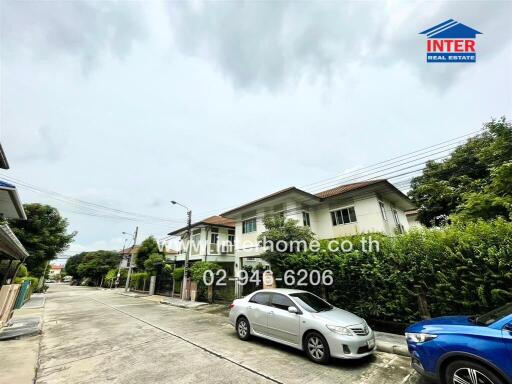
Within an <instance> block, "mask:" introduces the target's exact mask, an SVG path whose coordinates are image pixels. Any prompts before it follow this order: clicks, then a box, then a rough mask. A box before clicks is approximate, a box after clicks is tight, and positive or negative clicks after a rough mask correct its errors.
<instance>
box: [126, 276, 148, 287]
mask: <svg viewBox="0 0 512 384" xmlns="http://www.w3.org/2000/svg"><path fill="white" fill-rule="evenodd" d="M144 281H146V290H147V289H149V274H147V273H146V272H139V273H132V275H131V276H130V287H131V288H133V289H136V290H142V289H144Z"/></svg>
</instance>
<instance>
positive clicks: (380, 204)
mask: <svg viewBox="0 0 512 384" xmlns="http://www.w3.org/2000/svg"><path fill="white" fill-rule="evenodd" d="M379 207H380V214H381V215H382V218H383V219H384V220H386V221H387V220H388V216H387V215H386V207H385V206H384V203H383V202H382V201H379Z"/></svg>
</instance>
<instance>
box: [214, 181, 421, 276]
mask: <svg viewBox="0 0 512 384" xmlns="http://www.w3.org/2000/svg"><path fill="white" fill-rule="evenodd" d="M414 208H415V206H414V205H413V203H412V202H411V200H410V199H409V198H408V197H407V196H406V195H404V194H403V193H402V192H401V191H400V190H399V189H397V188H396V187H395V186H394V185H393V184H391V183H390V182H389V181H387V180H384V179H381V180H370V181H363V182H357V183H352V184H346V185H341V186H338V187H336V188H331V189H328V190H326V191H323V192H319V193H316V194H312V193H309V192H306V191H303V190H301V189H298V188H296V187H290V188H286V189H283V190H281V191H278V192H275V193H272V194H270V195H268V196H265V197H262V198H260V199H257V200H254V201H252V202H250V203H247V204H244V205H242V206H240V207H237V208H234V209H231V210H229V211H227V212H224V213H222V216H223V217H225V218H229V219H232V220H233V221H234V222H235V236H236V239H237V242H236V246H235V266H236V271H238V270H240V269H241V267H242V265H247V264H254V263H257V262H259V260H258V259H257V256H258V255H259V254H260V253H261V248H259V247H258V246H257V239H258V236H259V235H260V234H261V233H262V232H263V231H264V230H265V228H264V225H263V218H264V217H265V215H267V214H282V215H283V216H284V217H285V218H287V219H294V220H297V221H298V223H299V225H307V226H309V227H311V230H312V231H313V232H314V233H315V234H316V236H317V238H318V239H319V240H322V239H334V238H339V237H342V236H346V235H354V234H362V233H369V232H381V233H384V234H388V235H394V234H396V233H402V232H405V231H408V230H409V222H408V220H407V217H406V215H405V212H406V211H408V210H412V209H414Z"/></svg>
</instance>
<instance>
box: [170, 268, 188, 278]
mask: <svg viewBox="0 0 512 384" xmlns="http://www.w3.org/2000/svg"><path fill="white" fill-rule="evenodd" d="M184 273H185V270H184V269H183V268H175V269H174V271H172V278H173V279H174V280H175V281H181V280H183V275H184Z"/></svg>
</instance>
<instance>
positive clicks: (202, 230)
mask: <svg viewBox="0 0 512 384" xmlns="http://www.w3.org/2000/svg"><path fill="white" fill-rule="evenodd" d="M191 232H192V242H191V244H190V245H191V247H190V248H191V252H190V256H189V261H190V262H191V263H193V262H195V261H200V260H201V261H211V262H215V263H217V264H219V265H221V266H222V268H223V269H225V270H226V272H227V273H228V276H233V273H234V264H235V251H234V244H235V222H234V220H232V219H229V218H226V217H222V216H212V217H208V218H206V219H204V220H201V221H198V222H196V223H193V224H192V227H191ZM169 236H179V237H180V249H179V251H178V254H176V255H174V258H175V262H176V265H178V266H180V265H183V264H184V262H185V255H186V252H187V247H188V228H187V227H183V228H180V229H177V230H174V231H172V232H170V233H169Z"/></svg>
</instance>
